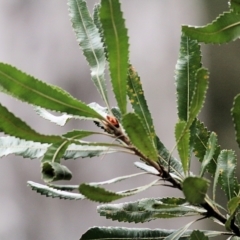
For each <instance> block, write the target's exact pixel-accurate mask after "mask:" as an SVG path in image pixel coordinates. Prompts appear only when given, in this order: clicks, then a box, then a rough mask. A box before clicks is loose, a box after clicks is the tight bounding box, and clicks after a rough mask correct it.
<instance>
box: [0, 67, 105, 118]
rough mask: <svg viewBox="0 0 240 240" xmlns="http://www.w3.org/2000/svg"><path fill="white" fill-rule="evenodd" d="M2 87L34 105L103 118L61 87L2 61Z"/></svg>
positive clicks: (0, 84) (71, 113) (6, 91)
mask: <svg viewBox="0 0 240 240" xmlns="http://www.w3.org/2000/svg"><path fill="white" fill-rule="evenodd" d="M0 87H1V88H2V89H3V91H4V92H5V93H7V94H9V95H11V96H13V97H15V98H17V99H19V100H21V101H24V102H27V103H29V104H32V105H36V106H39V107H42V108H45V109H49V110H52V111H57V112H62V113H67V114H70V115H77V116H82V117H85V118H90V119H103V117H102V116H101V115H99V114H98V113H97V112H95V111H94V110H93V109H92V108H90V107H89V106H87V105H86V104H85V103H83V102H80V101H79V100H77V99H75V98H74V97H73V96H71V95H70V94H69V93H67V92H66V91H64V90H62V89H61V88H59V87H56V86H52V85H49V84H46V83H44V82H42V81H40V80H37V79H36V78H34V77H32V76H30V75H27V74H26V73H23V72H22V71H20V70H18V69H16V68H15V67H12V66H11V65H8V64H4V63H0Z"/></svg>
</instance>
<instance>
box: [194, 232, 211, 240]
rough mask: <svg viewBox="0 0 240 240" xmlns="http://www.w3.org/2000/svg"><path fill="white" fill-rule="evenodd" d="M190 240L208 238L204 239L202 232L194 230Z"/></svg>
mask: <svg viewBox="0 0 240 240" xmlns="http://www.w3.org/2000/svg"><path fill="white" fill-rule="evenodd" d="M190 240H208V237H206V236H205V235H204V233H203V232H200V231H199V230H194V231H193V232H192V234H191V236H190Z"/></svg>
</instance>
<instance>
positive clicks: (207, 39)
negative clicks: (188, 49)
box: [182, 11, 240, 44]
mask: <svg viewBox="0 0 240 240" xmlns="http://www.w3.org/2000/svg"><path fill="white" fill-rule="evenodd" d="M182 32H183V33H184V34H185V35H186V36H188V37H190V38H192V39H196V40H197V41H199V42H204V43H216V44H221V43H227V42H230V41H234V40H236V39H237V38H239V36H240V15H239V14H238V13H236V12H233V11H230V12H225V13H223V14H221V15H219V16H218V17H217V18H216V19H215V20H214V21H213V22H212V23H210V24H207V25H206V26H203V27H190V26H182Z"/></svg>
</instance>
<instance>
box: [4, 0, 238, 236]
mask: <svg viewBox="0 0 240 240" xmlns="http://www.w3.org/2000/svg"><path fill="white" fill-rule="evenodd" d="M68 7H69V13H70V18H71V21H72V27H73V29H74V31H75V34H76V37H77V41H78V43H79V46H80V48H81V49H82V52H83V54H84V56H85V58H86V60H87V62H88V64H89V67H90V70H91V78H92V80H93V82H94V84H95V86H96V88H97V89H98V92H99V94H100V95H101V97H102V99H103V101H104V103H105V106H100V105H98V104H97V103H90V104H85V103H84V102H81V101H79V100H78V99H75V98H74V97H73V96H71V95H70V94H69V93H68V92H66V91H64V90H63V89H61V88H59V87H57V86H52V85H49V84H47V83H45V82H43V81H40V80H38V79H36V78H34V77H32V76H29V75H27V74H26V73H24V72H22V71H20V70H18V69H17V68H15V67H13V66H11V65H9V64H5V63H0V90H1V92H2V93H5V94H8V95H11V96H13V97H15V98H17V99H18V100H20V101H23V102H26V103H28V104H30V105H32V106H34V109H35V110H36V112H37V113H38V114H39V115H40V116H41V117H43V118H45V119H47V120H49V121H51V122H52V123H55V124H58V125H60V126H64V125H65V124H66V123H67V121H69V120H71V119H79V120H83V119H84V120H89V121H94V122H95V123H96V125H97V126H98V127H99V132H91V131H87V130H83V129H77V130H72V131H70V132H67V133H65V134H63V135H43V134H41V133H39V132H36V131H35V130H34V129H32V128H31V127H29V126H28V124H27V123H25V122H24V121H22V120H21V119H19V118H18V117H17V116H15V115H14V114H13V113H11V112H9V111H8V109H7V108H6V107H4V106H2V105H1V104H0V112H1V114H0V130H1V132H3V133H4V134H5V136H4V137H0V157H3V156H6V155H9V154H15V155H21V156H23V157H25V158H31V159H34V158H40V159H41V174H42V179H43V181H44V182H45V183H46V185H43V184H39V183H35V182H32V181H29V182H28V185H29V186H30V187H31V188H32V189H33V190H35V191H37V192H39V193H41V195H45V196H47V197H53V198H63V199H69V200H71V199H76V200H79V199H85V198H87V199H89V200H92V201H97V202H100V203H104V204H102V205H100V206H98V209H97V210H98V213H99V214H100V215H101V216H105V217H106V218H109V219H112V220H118V221H119V222H121V221H124V222H134V223H138V222H148V221H152V220H155V219H158V218H177V217H185V216H196V220H195V221H198V220H204V219H206V218H211V219H212V220H213V221H214V222H216V223H218V224H221V225H223V226H225V228H224V227H223V231H222V232H220V231H200V230H197V231H196V230H188V228H189V227H190V225H191V224H192V223H194V222H195V221H193V222H190V223H189V224H187V225H186V226H184V227H182V228H180V229H175V230H165V229H155V230H150V229H138V228H132V229H130V228H121V227H93V228H91V229H89V230H88V231H87V232H86V233H84V234H83V235H82V236H81V239H83V240H87V239H89V240H90V239H129V238H135V239H163V238H164V239H167V240H169V239H208V238H210V237H216V236H220V235H226V236H227V237H229V238H230V239H231V238H232V239H233V238H234V239H238V238H239V239H240V218H239V213H240V209H239V204H240V193H239V183H238V179H237V177H236V165H237V157H236V154H235V153H234V151H233V150H226V149H221V147H220V146H219V144H218V139H217V134H216V133H214V132H211V131H209V130H208V129H207V128H206V126H205V125H204V123H202V122H201V121H200V120H199V119H198V115H199V113H200V111H201V109H202V107H203V104H204V101H205V97H206V92H207V89H208V83H209V73H208V70H207V69H205V68H204V67H203V66H202V63H201V49H200V44H199V43H200V42H204V43H207V44H208V43H211V44H222V43H227V42H230V41H234V40H236V39H237V38H239V36H240V24H239V22H240V14H239V12H240V1H239V0H232V1H230V2H229V8H230V9H229V11H228V12H224V13H223V14H221V15H219V17H217V18H216V20H214V21H213V22H212V23H210V24H208V25H206V26H203V27H190V26H183V27H182V36H181V40H180V50H179V59H178V60H177V64H176V71H175V81H176V92H177V113H178V122H177V123H176V125H175V138H176V145H175V147H174V148H173V149H172V150H171V151H169V150H168V149H166V148H165V146H164V144H163V143H162V142H161V140H160V138H159V137H158V136H157V135H156V132H155V130H154V125H153V120H152V117H151V113H150V111H149V109H148V105H147V101H146V99H145V97H144V92H143V89H142V85H141V80H140V77H139V75H138V73H137V71H136V70H135V68H134V67H133V66H132V64H131V62H130V59H129V43H128V35H127V28H126V26H125V20H124V18H123V13H122V12H121V4H120V2H119V0H101V1H100V3H99V4H97V5H95V7H94V10H93V16H91V14H90V13H89V10H88V9H87V5H86V2H85V1H84V0H68ZM107 67H108V73H109V75H110V80H111V84H112V88H113V93H114V96H115V98H116V101H117V106H111V105H110V103H109V100H108V95H107V93H108V91H107V87H106V86H107V84H106V79H105V71H106V68H107ZM128 103H130V104H131V106H132V110H131V111H129V110H128V109H127V104H128ZM50 111H51V112H50ZM52 111H55V112H58V113H61V114H62V115H60V116H55V115H54V114H53V113H52ZM231 113H232V118H233V122H234V126H235V130H236V140H237V142H238V144H239V146H240V94H239V95H237V96H236V98H235V99H234V103H233V107H232V111H231ZM95 134H102V135H105V136H107V137H109V138H110V139H114V142H112V143H111V142H88V141H83V140H82V139H83V138H85V137H88V136H90V135H95ZM175 149H177V150H178V154H179V158H180V160H178V159H176V158H174V157H173V156H172V153H173V151H174V150H175ZM121 151H123V152H125V153H128V154H133V155H136V157H137V158H138V159H139V160H140V161H139V162H136V163H135V165H136V167H137V168H138V169H141V170H142V172H139V173H136V174H132V175H127V176H122V177H117V178H114V179H111V180H108V181H105V182H98V183H96V182H94V183H83V184H80V185H56V184H53V183H52V182H53V181H58V180H70V179H71V178H72V173H71V171H70V170H69V169H68V168H67V167H66V166H64V165H63V164H62V163H61V159H77V158H83V157H94V156H100V155H104V154H109V153H115V152H121ZM193 156H195V158H197V159H198V160H199V162H200V163H201V168H200V170H199V172H198V173H196V174H194V173H192V172H191V169H190V166H191V160H192V159H193ZM206 172H208V173H210V176H211V179H210V180H207V179H206V178H205V177H204V176H205V174H206ZM144 174H151V175H154V176H155V180H154V181H153V182H150V183H149V184H147V185H144V186H139V187H137V188H134V189H126V190H125V191H119V192H111V191H108V190H106V189H105V188H103V187H102V186H103V185H105V184H112V183H116V182H118V181H122V180H125V179H129V178H133V177H135V176H139V175H144ZM161 180H165V181H161ZM211 182H212V185H211V186H212V189H211V190H210V189H209V188H210V183H211ZM156 185H159V186H160V185H169V186H171V187H172V188H175V189H178V190H181V191H182V192H183V194H184V196H185V197H184V198H172V197H167V196H166V197H165V198H148V199H140V200H138V201H135V202H125V203H121V204H109V202H112V201H114V200H117V199H121V198H124V197H126V196H129V195H133V194H137V193H139V192H141V191H144V190H146V189H148V188H150V187H152V186H156ZM218 185H219V186H220V187H221V189H222V191H223V192H224V193H225V195H226V198H227V201H228V202H227V206H220V205H219V204H218V203H217V202H216V188H217V186H218ZM209 192H211V196H210V195H209V194H207V193H209Z"/></svg>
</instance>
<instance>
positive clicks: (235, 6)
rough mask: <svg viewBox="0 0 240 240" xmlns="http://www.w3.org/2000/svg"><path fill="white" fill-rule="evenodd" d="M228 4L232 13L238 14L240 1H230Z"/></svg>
mask: <svg viewBox="0 0 240 240" xmlns="http://www.w3.org/2000/svg"><path fill="white" fill-rule="evenodd" d="M228 3H230V8H231V9H232V10H233V11H234V12H236V13H240V0H230V1H229V2H228Z"/></svg>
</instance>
